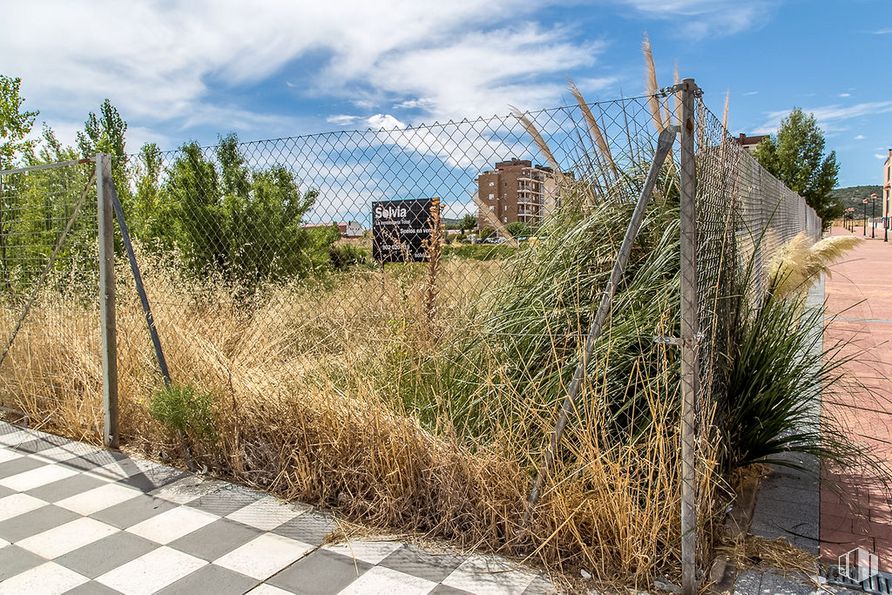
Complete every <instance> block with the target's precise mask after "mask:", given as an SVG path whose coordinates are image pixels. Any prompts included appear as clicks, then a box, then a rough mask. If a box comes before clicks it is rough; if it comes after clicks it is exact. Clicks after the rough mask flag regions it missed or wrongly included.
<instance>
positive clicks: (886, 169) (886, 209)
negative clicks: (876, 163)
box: [883, 149, 892, 221]
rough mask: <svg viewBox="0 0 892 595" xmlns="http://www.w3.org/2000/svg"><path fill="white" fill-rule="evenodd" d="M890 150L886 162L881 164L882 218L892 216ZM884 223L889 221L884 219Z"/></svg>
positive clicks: (891, 157)
mask: <svg viewBox="0 0 892 595" xmlns="http://www.w3.org/2000/svg"><path fill="white" fill-rule="evenodd" d="M890 201H892V149H889V154H888V155H886V162H885V163H883V217H884V218H885V217H889V216H890V215H892V208H890V207H892V205H890V204H889V203H890ZM886 221H889V220H888V219H886Z"/></svg>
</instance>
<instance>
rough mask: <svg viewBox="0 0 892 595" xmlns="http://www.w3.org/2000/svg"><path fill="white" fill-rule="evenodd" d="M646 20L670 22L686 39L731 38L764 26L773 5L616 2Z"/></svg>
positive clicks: (758, 1)
mask: <svg viewBox="0 0 892 595" xmlns="http://www.w3.org/2000/svg"><path fill="white" fill-rule="evenodd" d="M616 1H617V2H620V3H622V4H626V5H628V6H630V7H632V8H634V9H636V10H637V11H639V12H640V13H642V14H644V15H645V16H648V17H651V18H658V19H672V20H673V21H675V22H676V23H678V24H679V25H680V26H681V30H682V31H684V32H685V33H686V34H687V35H689V36H694V37H706V36H708V35H731V34H734V33H739V32H741V31H744V30H746V29H749V28H751V27H753V26H755V25H757V24H759V23H761V22H763V21H764V20H765V19H766V17H767V16H768V14H770V12H771V9H772V6H773V5H774V4H776V2H772V1H769V0H750V1H749V2H740V1H739V0H616Z"/></svg>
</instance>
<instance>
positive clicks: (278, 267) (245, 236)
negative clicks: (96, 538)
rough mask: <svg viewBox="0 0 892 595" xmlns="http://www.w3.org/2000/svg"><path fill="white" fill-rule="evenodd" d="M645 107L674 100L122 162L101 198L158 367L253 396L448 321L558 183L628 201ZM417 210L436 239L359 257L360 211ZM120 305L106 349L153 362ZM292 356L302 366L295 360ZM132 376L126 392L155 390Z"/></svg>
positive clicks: (368, 234)
mask: <svg viewBox="0 0 892 595" xmlns="http://www.w3.org/2000/svg"><path fill="white" fill-rule="evenodd" d="M654 106H656V109H657V110H658V112H659V117H660V118H661V121H662V120H666V121H668V120H669V119H671V118H674V117H675V116H674V113H675V111H676V102H675V99H674V97H672V96H669V97H663V96H661V97H656V98H650V97H635V98H629V99H624V100H619V101H608V102H602V103H596V104H591V105H589V106H587V108H586V110H585V111H584V110H583V109H582V108H580V107H579V106H578V105H577V106H572V107H563V108H557V109H548V110H542V111H537V112H529V113H526V114H517V115H506V116H493V117H490V118H477V119H474V120H463V121H460V122H448V123H445V124H440V123H435V124H433V125H424V126H418V127H405V128H395V129H389V130H364V131H342V132H330V133H323V134H314V135H308V136H299V137H290V138H280V139H273V140H265V141H257V142H238V141H237V140H236V139H235V138H234V137H226V138H223V139H221V142H220V143H219V144H218V145H216V146H211V147H200V146H198V145H197V144H186V145H184V146H182V147H181V148H180V149H178V150H175V151H169V152H154V151H143V152H142V153H140V154H138V155H131V156H129V157H128V163H127V164H126V170H127V171H128V173H129V178H128V182H127V183H126V184H123V185H122V184H121V183H118V188H119V194H120V195H121V200H122V203H123V204H124V210H125V212H126V213H127V216H128V220H129V223H130V227H131V229H132V232H133V235H134V238H135V240H136V242H137V243H138V247H139V257H140V260H141V262H142V263H143V264H144V267H145V269H146V271H145V274H146V286H147V290H148V293H149V298H150V302H151V304H152V307H153V309H154V318H155V321H156V324H157V326H158V330H159V333H160V336H161V341H162V344H163V346H164V349H165V352H166V353H167V355H168V359H169V360H170V365H171V376H172V377H173V379H174V381H175V382H182V383H187V384H196V385H203V386H218V387H221V388H225V387H229V388H230V389H231V390H234V391H235V392H240V391H241V390H243V389H245V388H247V389H249V390H251V391H261V392H264V391H270V390H275V389H276V387H281V386H282V385H283V383H284V384H287V383H288V379H286V378H283V374H284V375H286V376H289V375H295V374H296V375H305V376H309V375H311V374H312V370H313V368H314V366H330V365H335V366H337V365H340V364H339V362H338V360H339V359H341V360H342V361H343V364H344V365H346V363H347V362H348V361H349V360H350V355H349V354H347V353H345V347H344V346H345V345H350V346H351V347H350V349H354V348H355V349H356V350H366V349H383V348H384V345H386V343H387V339H388V337H390V336H392V335H393V328H392V327H393V326H394V324H397V323H395V322H394V321H406V320H415V321H423V322H426V323H429V324H430V325H433V326H435V327H438V328H454V327H455V326H456V325H461V324H463V323H464V321H466V320H467V317H468V315H469V313H470V310H471V309H473V308H475V307H477V308H479V306H480V296H481V295H482V294H487V293H488V292H489V293H491V291H490V290H491V289H492V288H493V287H496V286H498V284H499V283H500V282H502V281H503V280H504V276H505V274H506V273H505V267H504V262H505V260H506V259H508V258H515V259H516V258H517V254H519V253H522V252H523V251H524V250H526V249H527V248H528V247H529V246H531V245H534V244H535V243H536V242H537V240H538V239H539V238H538V237H537V236H538V235H539V234H540V233H541V226H542V224H543V223H545V222H546V221H547V219H548V217H549V216H550V215H551V214H552V213H553V212H554V211H555V210H556V209H557V208H558V207H559V204H558V203H559V202H560V192H561V191H560V188H561V181H562V180H573V181H586V182H588V183H590V184H591V185H592V186H593V187H594V188H595V192H596V193H599V194H601V195H604V196H607V195H613V196H617V197H624V198H622V200H625V201H626V202H631V201H633V200H634V199H635V193H636V192H637V189H638V186H639V185H640V183H641V180H640V179H639V178H640V177H641V176H643V173H645V172H646V170H647V167H648V166H649V164H650V160H651V157H652V155H653V151H654V149H655V146H656V137H657V124H656V121H655V116H654V111H653V110H654V109H655V107H654ZM586 112H588V113H586ZM537 137H538V138H537ZM639 174H640V175H639ZM392 201H418V202H419V203H425V201H427V202H426V203H425V204H427V205H428V206H427V207H418V208H416V206H417V205H416V206H410V205H407V203H406V202H396V203H395V202H392ZM432 202H438V203H439V205H440V206H439V209H438V212H437V214H438V219H439V222H440V224H439V226H437V233H438V237H439V240H440V241H434V242H431V240H430V239H429V238H428V239H426V240H424V241H423V242H422V244H421V245H416V246H415V247H414V248H412V249H407V246H405V245H402V246H400V245H399V242H398V241H397V239H398V238H396V237H395V236H394V234H397V235H398V232H396V231H394V229H392V228H386V226H385V228H382V231H381V232H380V234H381V235H380V237H379V238H377V241H378V242H379V244H380V246H384V247H390V248H393V249H394V250H395V251H391V252H390V253H388V257H387V258H386V259H384V260H385V262H380V261H379V260H376V259H375V250H374V246H373V244H374V243H375V242H376V238H375V234H373V233H372V224H373V221H374V219H375V217H376V212H377V213H378V214H380V213H381V211H380V210H379V211H376V209H384V210H385V211H384V212H385V214H387V212H386V209H388V208H392V209H393V210H399V209H401V208H408V209H409V212H408V213H407V215H405V217H404V218H408V221H407V225H408V227H409V228H413V227H414V228H415V231H426V230H429V229H431V226H432V221H433V218H432V217H431V212H430V210H429V209H430V206H429V205H430V204H431V203H432ZM412 209H415V210H412ZM512 232H513V233H512ZM621 233H622V229H618V230H617V234H618V235H619V236H621ZM489 234H492V235H489ZM433 248H435V249H433ZM394 256H395V257H394ZM415 260H417V261H422V262H412V261H415ZM431 260H435V261H436V262H434V263H432V262H431ZM128 296H129V297H128ZM135 299H136V298H135V297H134V294H133V292H132V291H130V292H127V291H124V292H121V294H120V297H119V302H121V304H120V308H119V314H118V332H119V335H121V339H120V342H121V343H122V345H125V347H123V348H122V349H121V350H120V356H119V357H120V358H122V360H126V359H130V360H131V362H132V363H128V364H124V365H125V366H126V367H128V368H129V369H137V368H138V369H141V370H144V372H145V371H146V370H150V369H152V366H151V362H152V359H153V356H152V353H151V347H150V344H149V342H148V340H147V337H146V336H145V334H144V333H145V331H144V328H143V327H144V325H142V326H141V325H140V324H138V321H139V318H140V316H141V314H140V312H139V308H138V307H137V303H136V301H135ZM492 299H498V296H497V295H492ZM127 300H130V303H127ZM224 311H225V312H227V313H228V314H227V315H226V316H223V313H224ZM131 323H132V324H131ZM400 324H401V323H400ZM495 332H496V333H498V332H499V331H498V330H496V331H495ZM502 332H506V333H508V332H511V333H517V332H518V331H516V330H508V329H507V326H506V330H504V331H502ZM556 332H560V333H567V334H570V335H573V336H575V337H579V336H580V335H581V331H580V329H577V328H573V329H564V330H559V331H556ZM246 333H247V334H246ZM251 333H257V336H256V337H254V336H252V335H251ZM295 353H300V354H301V355H300V356H299V358H298V359H301V358H305V360H306V361H304V362H303V363H302V364H301V365H300V366H296V367H295V366H293V363H294V360H293V356H294V355H295ZM286 362H288V363H286ZM283 367H285V368H287V369H283ZM139 377H140V379H141V382H140V383H139V384H140V386H141V389H140V390H144V389H146V388H148V387H150V386H156V385H157V382H158V379H157V378H155V379H154V380H152V375H151V374H146V373H141V374H139ZM235 385H237V386H236V387H235V388H233V386H235ZM122 390H123V391H129V390H132V389H131V388H130V387H126V386H122Z"/></svg>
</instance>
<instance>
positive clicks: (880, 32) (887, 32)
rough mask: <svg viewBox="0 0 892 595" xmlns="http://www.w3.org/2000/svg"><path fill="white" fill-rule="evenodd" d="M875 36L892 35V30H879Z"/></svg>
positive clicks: (875, 32)
mask: <svg viewBox="0 0 892 595" xmlns="http://www.w3.org/2000/svg"><path fill="white" fill-rule="evenodd" d="M873 34H874V35H892V28H890V29H877V30H876V31H874V32H873Z"/></svg>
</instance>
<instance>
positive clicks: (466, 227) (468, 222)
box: [458, 214, 477, 232]
mask: <svg viewBox="0 0 892 595" xmlns="http://www.w3.org/2000/svg"><path fill="white" fill-rule="evenodd" d="M475 227H477V217H475V216H474V215H471V214H468V215H465V216H464V217H462V218H461V221H459V222H458V229H459V230H460V231H462V232H465V231H471V230H472V229H474V228H475Z"/></svg>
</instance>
